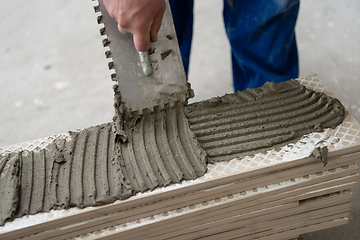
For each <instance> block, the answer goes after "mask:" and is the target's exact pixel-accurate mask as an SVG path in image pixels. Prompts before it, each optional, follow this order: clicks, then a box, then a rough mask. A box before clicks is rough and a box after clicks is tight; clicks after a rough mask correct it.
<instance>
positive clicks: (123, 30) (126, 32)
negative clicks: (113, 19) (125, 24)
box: [118, 24, 131, 34]
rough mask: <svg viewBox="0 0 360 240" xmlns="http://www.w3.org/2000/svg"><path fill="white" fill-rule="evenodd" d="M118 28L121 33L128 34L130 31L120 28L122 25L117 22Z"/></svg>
mask: <svg viewBox="0 0 360 240" xmlns="http://www.w3.org/2000/svg"><path fill="white" fill-rule="evenodd" d="M118 29H119V31H120V32H121V33H122V34H130V33H131V32H129V31H127V30H125V29H124V28H122V27H121V26H120V24H118Z"/></svg>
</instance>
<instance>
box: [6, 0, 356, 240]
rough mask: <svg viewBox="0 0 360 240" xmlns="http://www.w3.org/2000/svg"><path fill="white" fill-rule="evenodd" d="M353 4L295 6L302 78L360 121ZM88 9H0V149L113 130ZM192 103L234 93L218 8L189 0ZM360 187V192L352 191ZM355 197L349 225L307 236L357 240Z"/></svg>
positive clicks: (46, 4)
mask: <svg viewBox="0 0 360 240" xmlns="http://www.w3.org/2000/svg"><path fill="white" fill-rule="evenodd" d="M359 10H360V1H358V0H344V1H336V0H317V1H311V0H303V1H302V2H301V8H300V15H299V20H298V24H297V28H296V32H297V39H298V47H299V54H300V76H307V75H312V74H318V75H319V77H320V79H321V80H322V81H323V82H325V84H326V86H328V88H329V89H330V90H331V91H332V92H334V93H335V95H336V96H337V97H338V98H339V99H340V100H341V101H342V103H343V104H344V105H345V106H346V107H347V108H348V109H349V111H350V112H351V113H352V114H353V116H354V117H355V118H356V119H357V120H358V121H359V120H360V98H359V97H358V95H359V89H360V81H359V80H360V59H359V57H360V46H359V43H360V17H359V15H358V11H359ZM98 29H99V28H98V26H97V24H96V19H95V16H94V13H93V10H92V2H91V1H90V0H87V1H71V0H53V1H47V0H33V1H21V0H2V8H1V9H0V43H1V44H0V54H1V58H0V89H1V94H0V109H1V112H2V114H0V146H6V145H11V144H14V143H19V142H24V141H27V140H32V139H37V138H40V137H45V136H49V135H54V134H58V133H62V132H66V131H68V130H75V129H78V128H84V127H88V126H90V125H96V124H100V123H104V122H108V121H111V118H112V115H113V109H112V99H113V96H112V89H111V85H112V83H111V81H110V77H109V73H108V70H107V64H106V63H107V61H106V59H105V56H104V51H103V48H102V45H101V37H100V35H99V31H98ZM194 31H195V32H194V40H193V48H192V56H191V60H190V61H191V62H190V74H189V81H190V82H191V84H192V87H193V89H194V90H195V94H196V96H195V98H194V99H193V100H192V101H199V100H202V99H207V98H210V97H213V96H216V95H222V94H224V93H226V92H232V81H231V62H230V50H229V46H228V41H227V39H226V36H225V30H224V28H223V22H222V1H221V0H196V1H195V30H194ZM359 188H360V187H359ZM359 191H360V189H356V191H355V194H354V195H355V198H354V207H353V211H352V219H351V222H350V224H348V225H345V226H341V227H337V228H333V229H329V230H324V231H320V232H316V233H311V234H307V235H305V236H304V237H305V239H306V240H312V239H334V240H335V239H336V240H338V239H342V240H350V239H359V238H360V237H359V236H360V228H358V227H357V226H358V225H359V224H360V198H359V195H360V193H359Z"/></svg>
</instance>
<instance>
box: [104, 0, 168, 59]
mask: <svg viewBox="0 0 360 240" xmlns="http://www.w3.org/2000/svg"><path fill="white" fill-rule="evenodd" d="M103 2H104V6H105V8H106V10H107V11H108V13H109V14H110V16H111V17H112V18H114V19H115V20H116V21H117V22H118V28H119V31H120V32H122V33H124V34H129V33H132V34H133V35H134V45H135V48H136V49H137V50H138V51H141V52H144V51H147V50H148V49H149V48H150V40H151V41H153V42H156V41H157V34H158V31H159V30H160V26H161V21H162V18H163V16H164V12H165V8H166V3H165V1H164V0H103Z"/></svg>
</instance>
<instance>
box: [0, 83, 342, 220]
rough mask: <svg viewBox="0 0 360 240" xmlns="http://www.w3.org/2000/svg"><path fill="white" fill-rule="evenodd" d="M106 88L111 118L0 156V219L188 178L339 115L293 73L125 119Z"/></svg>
mask: <svg viewBox="0 0 360 240" xmlns="http://www.w3.org/2000/svg"><path fill="white" fill-rule="evenodd" d="M114 90H115V108H116V116H115V118H114V122H113V123H106V124H102V125H98V126H94V127H89V128H86V129H83V130H81V131H75V132H70V136H69V137H58V138H56V139H55V140H54V141H53V142H52V143H51V144H49V145H48V146H47V147H46V148H44V149H39V148H38V149H35V150H34V151H22V152H12V153H9V154H4V155H0V197H1V201H2V204H1V205H0V225H3V224H4V223H5V221H8V220H11V219H14V218H17V217H21V216H24V215H28V214H36V213H39V212H48V211H50V210H51V209H63V208H65V209H66V208H70V207H80V208H83V207H87V206H97V205H101V204H106V203H111V202H114V201H115V200H118V199H126V198H129V197H131V196H132V195H134V194H136V193H137V192H144V191H147V190H153V189H155V188H157V187H161V186H167V185H169V184H172V183H178V182H181V181H182V180H189V179H195V178H197V177H200V176H202V175H204V174H205V172H206V164H207V162H216V161H224V160H230V159H232V158H235V157H237V158H241V157H244V156H246V155H249V154H253V153H255V152H261V151H266V150H267V149H271V148H274V147H276V146H284V145H286V144H287V143H289V142H294V141H296V139H297V138H298V137H301V136H302V135H304V134H308V133H310V132H313V131H322V130H323V128H327V127H332V128H334V127H336V125H338V124H340V123H341V122H342V120H343V118H344V108H343V106H342V105H341V103H340V102H339V101H338V100H337V99H333V98H331V97H328V96H326V95H325V94H323V93H318V92H314V91H312V90H307V89H306V88H305V87H304V86H302V85H300V84H299V83H297V82H296V81H295V80H290V81H287V82H283V83H278V84H274V83H267V84H265V85H264V86H263V87H261V88H257V89H248V90H246V91H243V92H237V93H234V94H227V95H225V96H222V97H215V98H212V99H210V100H206V101H203V102H198V103H195V104H191V105H188V106H182V105H181V104H176V105H175V106H168V105H167V106H165V108H164V109H163V110H159V108H157V107H155V108H154V109H153V111H152V112H147V111H144V112H143V113H142V115H135V114H132V115H131V116H130V115H126V114H124V111H123V109H122V108H121V107H122V105H121V104H120V103H121V99H120V96H119V94H118V92H117V91H116V88H114Z"/></svg>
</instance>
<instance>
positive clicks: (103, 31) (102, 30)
mask: <svg viewBox="0 0 360 240" xmlns="http://www.w3.org/2000/svg"><path fill="white" fill-rule="evenodd" d="M100 35H101V36H103V35H105V28H104V27H103V28H100Z"/></svg>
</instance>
